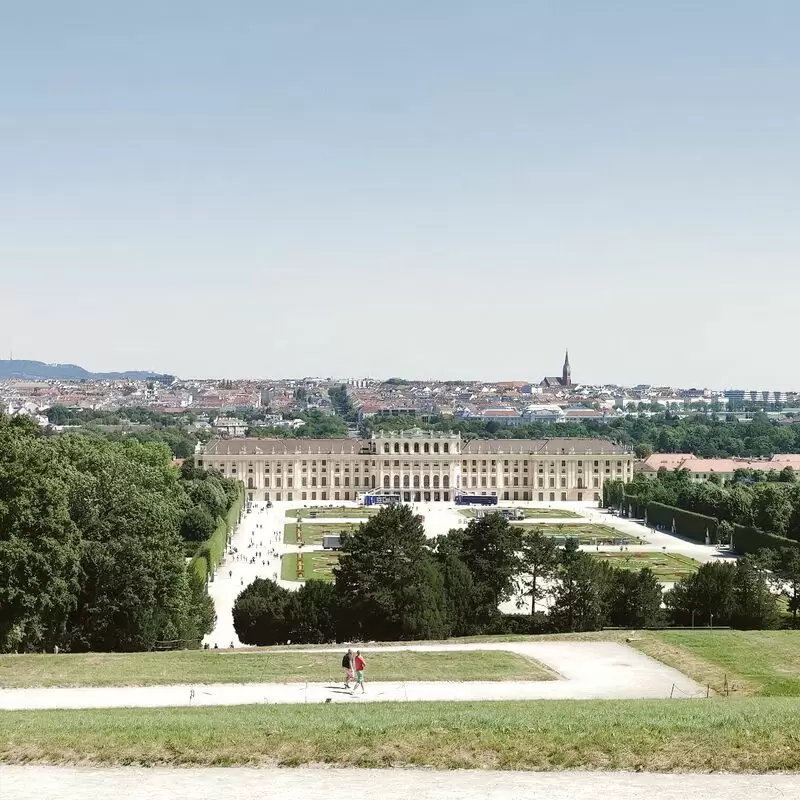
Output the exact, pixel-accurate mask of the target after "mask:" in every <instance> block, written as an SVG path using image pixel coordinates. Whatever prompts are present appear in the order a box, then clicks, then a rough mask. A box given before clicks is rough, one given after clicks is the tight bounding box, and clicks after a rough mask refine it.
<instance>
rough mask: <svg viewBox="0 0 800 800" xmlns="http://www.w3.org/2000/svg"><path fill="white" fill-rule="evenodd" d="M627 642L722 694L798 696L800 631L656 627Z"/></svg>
mask: <svg viewBox="0 0 800 800" xmlns="http://www.w3.org/2000/svg"><path fill="white" fill-rule="evenodd" d="M634 638H635V641H634V642H632V644H633V645H634V646H635V647H636V648H637V649H639V650H642V651H643V652H645V653H647V654H648V655H651V656H653V658H657V659H659V660H660V661H664V662H665V663H667V664H670V665H671V666H673V667H675V668H677V669H679V670H681V671H682V672H684V673H686V674H687V675H690V676H691V677H693V678H694V679H695V680H697V681H699V682H700V683H703V684H710V685H711V688H712V689H713V690H714V691H716V692H718V693H720V694H722V693H724V691H725V684H726V680H727V685H728V692H729V693H730V694H733V695H760V696H783V697H800V631H708V630H699V631H657V632H652V633H647V634H639V635H637V636H635V637H634Z"/></svg>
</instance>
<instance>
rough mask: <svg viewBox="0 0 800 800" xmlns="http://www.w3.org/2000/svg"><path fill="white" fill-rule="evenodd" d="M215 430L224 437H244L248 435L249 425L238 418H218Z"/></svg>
mask: <svg viewBox="0 0 800 800" xmlns="http://www.w3.org/2000/svg"><path fill="white" fill-rule="evenodd" d="M214 428H215V429H216V430H217V431H218V432H219V433H220V434H222V435H223V436H231V437H233V436H244V435H245V434H246V433H247V423H246V422H245V421H244V420H243V419H237V418H236V417H217V418H216V419H215V420H214Z"/></svg>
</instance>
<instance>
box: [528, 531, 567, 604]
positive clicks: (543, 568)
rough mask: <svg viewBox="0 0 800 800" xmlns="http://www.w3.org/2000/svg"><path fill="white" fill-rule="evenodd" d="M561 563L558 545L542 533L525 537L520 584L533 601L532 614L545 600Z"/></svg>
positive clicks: (533, 532)
mask: <svg viewBox="0 0 800 800" xmlns="http://www.w3.org/2000/svg"><path fill="white" fill-rule="evenodd" d="M559 561H560V558H559V552H558V547H557V546H556V543H555V542H554V541H553V539H552V538H550V537H549V536H545V535H544V533H542V531H540V530H538V529H537V530H534V531H532V532H530V533H528V534H526V535H525V536H523V539H522V550H521V564H520V566H521V569H522V578H521V579H520V582H521V585H522V587H521V588H522V591H523V592H524V593H525V594H526V595H527V596H528V597H529V598H530V600H531V614H535V613H536V603H539V602H541V601H542V600H543V599H544V597H545V595H546V592H547V582H548V581H550V580H551V579H552V578H553V575H554V574H555V572H556V569H557V568H558V564H559Z"/></svg>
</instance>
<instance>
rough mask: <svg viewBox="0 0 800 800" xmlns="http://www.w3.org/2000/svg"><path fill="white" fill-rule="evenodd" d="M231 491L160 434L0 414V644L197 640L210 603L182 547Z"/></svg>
mask: <svg viewBox="0 0 800 800" xmlns="http://www.w3.org/2000/svg"><path fill="white" fill-rule="evenodd" d="M238 492H239V488H238V486H237V484H236V482H234V481H231V480H228V479H225V478H223V477H222V476H220V475H218V474H217V473H214V472H208V473H206V472H203V471H196V470H194V468H193V467H192V466H191V464H186V465H185V467H184V469H183V471H181V470H179V469H178V468H176V467H175V466H174V465H173V463H172V454H171V453H170V451H169V449H168V448H167V447H166V446H165V445H164V444H160V443H143V442H140V441H138V440H136V439H133V438H126V439H123V440H122V441H118V442H111V441H108V440H106V439H104V438H102V437H93V436H84V435H75V434H63V435H59V436H47V435H43V434H42V433H40V432H39V431H38V430H37V428H36V426H35V425H33V424H32V423H30V422H29V421H27V420H24V419H11V420H10V419H8V418H7V417H4V416H2V415H0V652H23V651H29V650H41V649H47V650H50V649H52V648H53V646H54V645H58V646H59V648H61V649H62V650H72V651H86V650H125V651H131V650H146V649H150V648H151V647H152V646H153V644H154V643H155V642H157V641H162V640H178V639H180V640H185V641H187V642H197V643H199V640H200V638H201V637H202V636H203V635H204V634H205V633H207V632H208V631H210V630H211V628H212V627H213V622H214V610H213V606H212V604H211V600H210V598H209V597H208V595H207V592H206V586H205V581H204V580H201V579H200V578H199V577H198V576H196V575H195V574H193V573H190V572H189V571H188V570H187V566H186V563H187V558H186V557H187V556H189V555H191V554H193V553H194V552H195V551H196V550H197V549H198V547H199V544H200V543H201V542H202V540H203V538H205V537H206V536H207V535H209V534H210V531H211V530H212V529H213V528H214V525H215V521H216V520H217V519H218V518H219V516H220V515H221V514H224V513H225V511H226V510H227V509H228V508H229V507H230V505H231V503H232V502H233V500H234V499H235V498H237V497H238Z"/></svg>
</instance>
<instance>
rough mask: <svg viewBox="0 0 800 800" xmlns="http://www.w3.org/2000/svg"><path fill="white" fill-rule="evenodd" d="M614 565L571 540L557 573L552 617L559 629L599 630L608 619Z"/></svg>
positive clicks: (568, 630)
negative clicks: (608, 598) (610, 565)
mask: <svg viewBox="0 0 800 800" xmlns="http://www.w3.org/2000/svg"><path fill="white" fill-rule="evenodd" d="M612 572H613V568H612V567H609V566H608V564H606V563H605V562H599V561H596V560H595V559H593V558H592V557H591V556H590V555H589V554H588V553H584V552H582V551H581V550H579V549H578V545H577V544H576V543H575V542H574V541H572V540H569V539H568V540H567V543H566V546H565V548H564V550H563V551H562V552H561V563H560V565H559V567H558V571H557V573H556V577H557V584H556V588H555V591H554V594H553V597H554V601H553V606H552V608H551V609H550V620H551V622H552V624H553V626H554V628H555V629H556V630H558V631H564V632H574V631H596V630H599V629H600V628H602V627H603V625H604V624H605V621H606V618H607V614H608V611H607V596H608V584H609V583H610V581H611V580H612V575H611V573H612Z"/></svg>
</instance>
